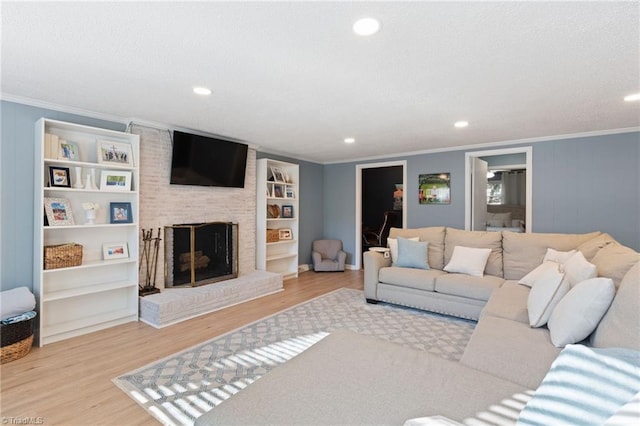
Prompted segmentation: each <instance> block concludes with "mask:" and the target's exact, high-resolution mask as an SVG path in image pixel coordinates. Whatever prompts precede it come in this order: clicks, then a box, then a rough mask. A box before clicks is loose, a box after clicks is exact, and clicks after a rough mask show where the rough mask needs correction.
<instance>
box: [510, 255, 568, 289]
mask: <svg viewBox="0 0 640 426" xmlns="http://www.w3.org/2000/svg"><path fill="white" fill-rule="evenodd" d="M550 271H551V272H560V264H559V263H558V262H555V261H551V260H547V261H546V262H544V263H543V264H542V265H539V266H538V267H537V268H536V269H534V270H533V271H531V272H529V273H528V274H527V275H525V276H524V277H522V279H521V280H520V281H518V283H519V284H523V285H526V286H528V287H532V286H533V285H534V284H535V282H536V281H538V279H539V278H540V277H542V276H543V275H544V274H546V273H548V272H550Z"/></svg>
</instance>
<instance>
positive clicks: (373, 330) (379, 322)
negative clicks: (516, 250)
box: [113, 288, 476, 425]
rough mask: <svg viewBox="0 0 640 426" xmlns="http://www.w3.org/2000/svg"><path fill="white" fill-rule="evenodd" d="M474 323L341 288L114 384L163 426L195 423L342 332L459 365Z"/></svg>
mask: <svg viewBox="0 0 640 426" xmlns="http://www.w3.org/2000/svg"><path fill="white" fill-rule="evenodd" d="M475 324H476V323H475V322H473V321H467V320H463V319H458V318H453V317H448V316H445V315H438V314H432V313H428V312H422V311H417V310H413V309H408V308H402V307H397V306H390V305H385V304H378V305H369V304H367V303H366V302H365V300H364V295H363V293H362V291H360V290H353V289H346V288H343V289H339V290H336V291H334V292H331V293H329V294H326V295H324V296H320V297H318V298H315V299H313V300H310V301H308V302H305V303H302V304H300V305H297V306H295V307H292V308H289V309H287V310H284V311H282V312H279V313H277V314H274V315H271V316H269V317H266V318H263V319H261V320H259V321H256V322H255V323H253V324H249V325H247V326H244V327H242V328H239V329H237V330H234V331H231V332H229V333H226V334H224V335H222V336H220V337H216V338H214V339H212V340H209V341H206V342H204V343H201V344H198V345H196V346H193V347H191V348H189V349H186V350H184V351H182V352H179V353H176V354H174V355H172V356H170V357H167V358H165V359H162V360H159V361H156V362H154V363H152V364H149V365H146V366H144V367H141V368H139V369H137V370H135V371H132V372H130V373H128V374H125V375H123V376H120V377H118V378H116V379H113V382H114V383H115V384H116V385H117V386H118V387H119V388H120V389H122V390H123V391H125V392H126V393H127V394H128V395H129V396H130V397H132V398H133V399H134V400H135V401H136V402H137V403H139V404H140V405H142V407H144V408H145V409H146V410H147V411H148V412H149V413H150V414H151V415H153V416H154V417H155V418H156V419H158V420H159V421H160V422H161V423H163V424H165V425H192V424H193V423H194V421H195V419H196V418H198V417H199V416H201V415H202V414H204V413H205V412H207V411H209V410H211V409H215V408H214V407H215V406H216V405H218V404H220V403H221V402H223V401H224V400H225V399H227V398H229V397H230V396H231V395H233V394H235V393H237V392H240V391H242V389H243V388H245V387H247V386H250V385H251V383H253V382H254V381H255V380H257V379H258V378H260V377H261V376H262V375H264V374H265V373H267V372H268V371H269V370H271V369H273V368H276V367H277V366H278V365H280V364H283V363H285V362H287V360H289V359H291V358H293V357H294V356H296V355H297V354H299V353H301V352H303V351H304V350H305V349H307V348H309V347H310V346H311V345H313V344H314V343H316V342H318V341H319V340H321V339H322V338H324V337H326V336H327V335H328V334H329V333H331V332H332V331H333V330H336V329H349V330H351V331H354V332H357V333H360V334H366V335H370V336H376V337H379V338H381V339H385V340H388V341H391V342H395V343H399V344H402V345H406V346H409V347H413V348H416V349H419V350H423V351H427V352H430V353H433V354H435V355H437V356H440V357H443V358H446V359H450V360H459V359H460V357H461V356H462V353H463V351H464V348H465V346H466V345H467V342H468V341H469V338H470V337H471V333H472V332H473V329H474V328H475Z"/></svg>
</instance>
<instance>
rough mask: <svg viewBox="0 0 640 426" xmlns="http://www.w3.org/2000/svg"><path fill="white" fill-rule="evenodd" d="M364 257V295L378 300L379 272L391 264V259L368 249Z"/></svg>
mask: <svg viewBox="0 0 640 426" xmlns="http://www.w3.org/2000/svg"><path fill="white" fill-rule="evenodd" d="M362 257H363V259H364V297H365V298H367V299H372V300H377V293H378V291H377V290H378V274H379V272H380V269H382V268H385V267H387V266H391V259H390V258H385V257H384V255H383V254H382V253H379V252H375V251H366V252H364V255H363V256H362Z"/></svg>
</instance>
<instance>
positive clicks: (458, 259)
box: [444, 246, 491, 277]
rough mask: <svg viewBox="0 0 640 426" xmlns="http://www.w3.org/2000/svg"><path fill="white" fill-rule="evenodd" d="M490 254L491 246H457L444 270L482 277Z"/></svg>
mask: <svg viewBox="0 0 640 426" xmlns="http://www.w3.org/2000/svg"><path fill="white" fill-rule="evenodd" d="M490 254H491V249H489V248H473V247H462V246H455V247H454V248H453V254H452V255H451V260H449V262H448V263H447V264H446V265H445V267H444V270H445V271H447V272H458V273H460V274H467V275H473V276H474V277H482V276H484V268H485V267H486V266H487V259H489V255H490Z"/></svg>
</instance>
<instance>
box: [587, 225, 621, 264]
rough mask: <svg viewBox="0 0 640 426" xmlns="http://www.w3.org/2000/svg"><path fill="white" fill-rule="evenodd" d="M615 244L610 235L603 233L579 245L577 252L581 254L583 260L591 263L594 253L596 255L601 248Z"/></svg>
mask: <svg viewBox="0 0 640 426" xmlns="http://www.w3.org/2000/svg"><path fill="white" fill-rule="evenodd" d="M615 242H616V240H615V239H614V238H613V237H612V236H611V235H609V234H607V233H606V232H603V233H602V234H600V235H598V236H597V237H595V238H592V239H590V240H588V241H585V242H584V243H582V244H580V245H579V246H578V250H580V252H582V254H583V255H584V257H585V259H587V260H588V261H589V262H591V259H593V257H594V256H595V255H596V253H598V251H599V250H600V249H601V248H603V247H606V246H608V245H609V244H611V243H615Z"/></svg>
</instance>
